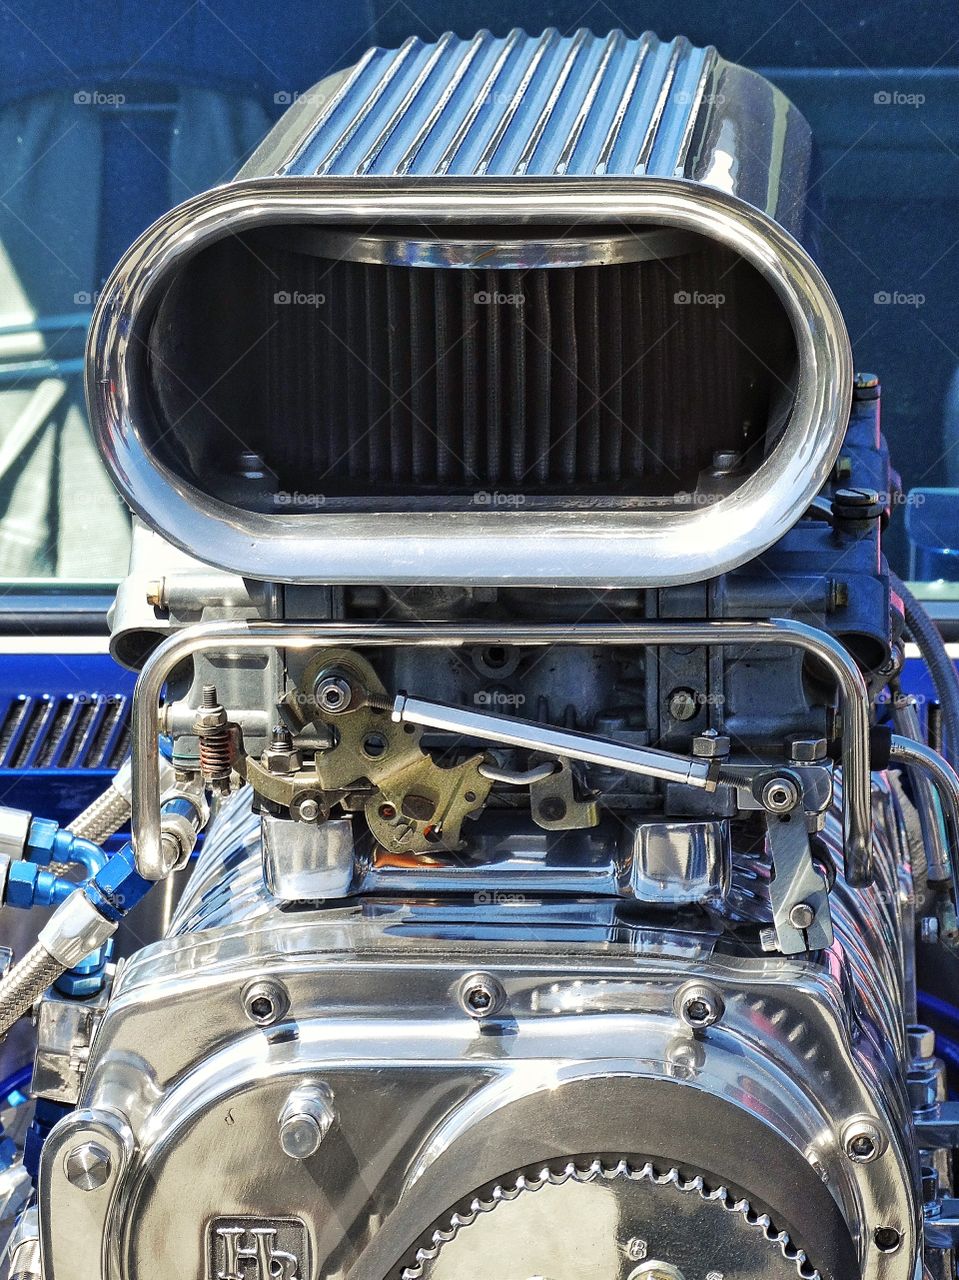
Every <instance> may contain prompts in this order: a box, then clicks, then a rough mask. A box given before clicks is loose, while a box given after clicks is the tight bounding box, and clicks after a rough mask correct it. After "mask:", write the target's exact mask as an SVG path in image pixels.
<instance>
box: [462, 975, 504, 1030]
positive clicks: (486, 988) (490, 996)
mask: <svg viewBox="0 0 959 1280" xmlns="http://www.w3.org/2000/svg"><path fill="white" fill-rule="evenodd" d="M459 1000H460V1004H461V1006H462V1008H463V1012H464V1013H468V1014H469V1016H470V1017H471V1018H476V1019H477V1020H480V1019H482V1018H492V1017H493V1016H494V1015H495V1014H496V1013H498V1012H499V1010H500V1009H502V1007H503V1006H504V1005H505V1004H506V989H505V988H504V986H503V984H502V982H500V980H499V978H494V977H493V975H492V974H491V973H471V974H468V975H467V976H466V977H465V978H464V979H463V981H462V982H461V983H460V995H459Z"/></svg>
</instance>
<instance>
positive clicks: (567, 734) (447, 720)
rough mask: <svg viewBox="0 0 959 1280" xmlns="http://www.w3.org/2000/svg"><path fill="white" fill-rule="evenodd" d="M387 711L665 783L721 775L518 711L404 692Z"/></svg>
mask: <svg viewBox="0 0 959 1280" xmlns="http://www.w3.org/2000/svg"><path fill="white" fill-rule="evenodd" d="M391 716H392V718H393V720H394V721H396V723H397V724H416V725H422V726H423V727H424V728H429V729H439V730H441V731H444V732H447V733H455V734H457V735H458V736H460V737H464V738H478V739H479V740H480V741H484V742H496V743H499V744H500V745H502V746H510V747H524V748H526V749H528V750H530V751H545V752H547V753H548V754H550V755H556V756H563V757H568V758H569V759H570V760H585V761H587V762H588V763H590V764H596V765H601V766H604V767H606V768H610V769H621V770H623V771H624V772H626V773H638V774H640V775H642V776H644V777H648V778H658V779H660V780H662V781H666V782H679V783H682V784H683V785H684V786H688V787H696V788H699V789H702V790H706V791H715V789H716V785H717V781H718V776H719V767H718V765H716V764H715V762H714V761H711V760H700V759H695V758H691V759H687V758H685V757H683V756H679V755H677V754H676V753H675V752H670V751H659V750H657V749H656V748H655V747H632V746H630V745H629V744H628V743H625V742H613V741H609V740H606V739H603V738H596V737H592V736H591V735H589V734H585V733H575V732H573V731H571V730H566V729H556V728H554V727H553V726H552V725H548V724H535V723H533V722H532V721H528V720H520V719H519V718H518V717H516V716H498V715H493V714H491V713H489V712H485V711H470V710H468V709H467V708H465V707H453V706H448V705H446V704H444V703H440V702H430V701H428V700H427V699H425V698H414V697H411V696H410V695H409V694H405V693H401V694H398V695H397V698H396V701H395V702H394V704H393V710H392V712H391Z"/></svg>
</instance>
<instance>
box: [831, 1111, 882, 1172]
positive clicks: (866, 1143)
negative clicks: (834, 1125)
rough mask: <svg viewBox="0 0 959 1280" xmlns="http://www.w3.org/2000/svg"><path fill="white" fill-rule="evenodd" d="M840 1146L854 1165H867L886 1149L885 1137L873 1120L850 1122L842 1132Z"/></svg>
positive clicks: (862, 1119) (864, 1119)
mask: <svg viewBox="0 0 959 1280" xmlns="http://www.w3.org/2000/svg"><path fill="white" fill-rule="evenodd" d="M842 1145H843V1150H844V1151H845V1153H846V1155H847V1156H848V1157H849V1159H850V1160H852V1162H853V1163H854V1164H869V1163H870V1162H871V1161H873V1160H875V1159H876V1158H877V1156H881V1155H882V1153H883V1152H884V1151H885V1149H886V1136H885V1134H884V1133H883V1131H882V1130H881V1129H880V1128H879V1126H878V1125H877V1124H876V1122H875V1121H874V1120H869V1119H867V1118H865V1117H863V1118H860V1119H858V1120H850V1121H849V1123H848V1124H847V1125H846V1127H845V1129H843V1131H842Z"/></svg>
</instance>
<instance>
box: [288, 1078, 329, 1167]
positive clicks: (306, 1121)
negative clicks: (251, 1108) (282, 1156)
mask: <svg viewBox="0 0 959 1280" xmlns="http://www.w3.org/2000/svg"><path fill="white" fill-rule="evenodd" d="M335 1119H336V1112H335V1111H334V1110H333V1101H332V1096H331V1094H330V1091H329V1090H328V1089H327V1088H325V1087H324V1086H321V1085H304V1086H303V1087H302V1088H300V1089H294V1090H293V1092H292V1093H291V1094H290V1096H289V1097H288V1098H287V1100H286V1103H285V1104H284V1107H283V1110H282V1111H281V1112H280V1121H279V1124H280V1146H281V1147H282V1148H283V1151H284V1152H285V1153H286V1155H288V1156H290V1158H291V1159H293V1160H308V1159H309V1157H310V1156H312V1155H315V1154H316V1153H317V1151H318V1150H319V1148H320V1143H321V1142H322V1141H323V1139H324V1138H325V1137H326V1135H327V1134H328V1133H329V1131H330V1129H332V1127H333V1122H334V1121H335Z"/></svg>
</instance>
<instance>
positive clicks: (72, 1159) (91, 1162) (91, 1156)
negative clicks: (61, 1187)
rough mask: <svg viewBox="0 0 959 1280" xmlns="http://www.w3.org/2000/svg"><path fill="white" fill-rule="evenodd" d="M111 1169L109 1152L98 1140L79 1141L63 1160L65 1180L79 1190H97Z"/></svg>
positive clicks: (111, 1163) (111, 1162)
mask: <svg viewBox="0 0 959 1280" xmlns="http://www.w3.org/2000/svg"><path fill="white" fill-rule="evenodd" d="M112 1169H113V1161H112V1159H111V1157H110V1152H109V1151H108V1150H107V1149H106V1147H104V1146H103V1145H102V1144H101V1143H99V1142H81V1143H80V1145H79V1146H76V1147H74V1148H73V1149H72V1150H71V1151H68V1152H67V1154H66V1156H65V1158H64V1161H63V1171H64V1173H65V1174H66V1175H67V1181H68V1182H69V1183H70V1185H71V1186H72V1187H76V1188H77V1189H78V1190H79V1191H97V1190H98V1189H99V1188H100V1187H102V1186H103V1185H104V1183H105V1182H106V1181H107V1179H108V1178H109V1176H110V1173H111V1172H112Z"/></svg>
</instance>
